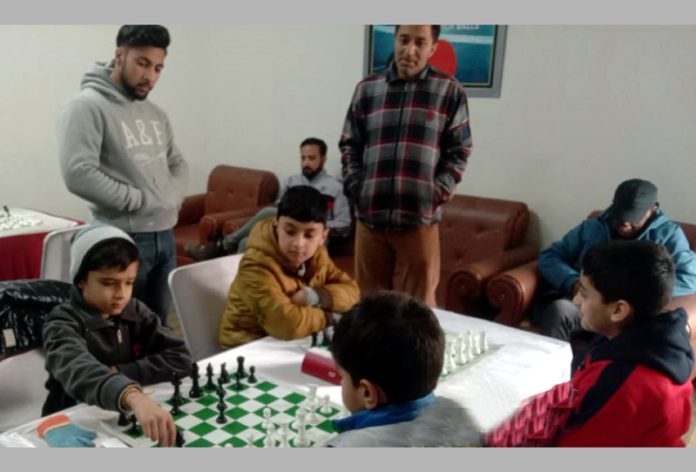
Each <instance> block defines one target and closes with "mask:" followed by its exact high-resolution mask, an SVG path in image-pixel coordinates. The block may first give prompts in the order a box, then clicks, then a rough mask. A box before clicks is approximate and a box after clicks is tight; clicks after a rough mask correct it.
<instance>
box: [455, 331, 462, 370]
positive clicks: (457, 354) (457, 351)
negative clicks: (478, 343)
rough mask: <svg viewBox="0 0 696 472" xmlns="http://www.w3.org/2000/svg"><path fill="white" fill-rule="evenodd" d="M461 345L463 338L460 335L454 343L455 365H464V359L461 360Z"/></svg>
mask: <svg viewBox="0 0 696 472" xmlns="http://www.w3.org/2000/svg"><path fill="white" fill-rule="evenodd" d="M462 343H464V336H462V335H461V333H460V334H458V335H457V339H456V340H455V341H454V362H455V363H456V364H457V365H462V364H464V359H463V358H462Z"/></svg>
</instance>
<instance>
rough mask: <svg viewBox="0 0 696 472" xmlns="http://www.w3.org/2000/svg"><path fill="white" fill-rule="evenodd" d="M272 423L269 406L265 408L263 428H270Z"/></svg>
mask: <svg viewBox="0 0 696 472" xmlns="http://www.w3.org/2000/svg"><path fill="white" fill-rule="evenodd" d="M270 425H271V409H270V408H268V407H265V408H264V409H263V425H262V426H263V429H266V430H267V429H268V427H269V426H270Z"/></svg>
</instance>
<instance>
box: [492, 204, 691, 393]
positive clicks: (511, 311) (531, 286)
mask: <svg viewBox="0 0 696 472" xmlns="http://www.w3.org/2000/svg"><path fill="white" fill-rule="evenodd" d="M600 213H601V212H600V211H593V212H592V213H590V215H589V216H588V218H596V217H597V216H599V214H600ZM676 223H677V224H678V225H679V226H681V228H682V230H683V231H684V233H685V234H686V238H687V239H688V240H689V246H690V247H691V250H692V251H693V250H694V248H695V247H696V225H695V224H690V223H680V222H676ZM538 281H539V270H538V262H537V260H536V259H535V260H533V261H530V262H528V263H526V264H523V265H520V266H518V267H515V268H512V269H510V270H506V271H503V272H502V273H500V274H497V275H495V276H494V277H492V278H491V279H490V280H489V282H488V285H487V287H486V291H487V295H488V301H489V303H490V304H491V305H492V306H494V307H497V308H498V309H499V311H498V315H497V316H496V317H495V321H497V322H499V323H502V324H506V325H509V326H515V327H517V326H520V325H522V326H524V325H528V322H527V320H525V319H524V318H525V317H526V315H527V314H528V313H529V308H530V305H531V303H532V297H533V296H534V292H535V291H536V287H537V284H538ZM679 306H681V307H683V308H684V309H685V310H686V312H687V314H688V315H689V329H690V333H691V347H692V348H693V349H694V351H695V352H696V294H694V295H687V296H684V297H677V298H674V299H672V301H671V302H670V303H669V305H668V307H669V308H672V309H673V308H676V307H679ZM691 377H692V379H693V378H694V377H696V368H695V369H694V371H693V372H692V374H691Z"/></svg>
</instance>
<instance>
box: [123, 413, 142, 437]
mask: <svg viewBox="0 0 696 472" xmlns="http://www.w3.org/2000/svg"><path fill="white" fill-rule="evenodd" d="M130 422H131V427H130V428H129V429H128V431H127V433H128V434H131V435H133V436H135V435H136V434H141V433H142V432H143V430H142V428H141V427H140V425H139V424H138V419H137V418H136V417H135V415H131V416H130Z"/></svg>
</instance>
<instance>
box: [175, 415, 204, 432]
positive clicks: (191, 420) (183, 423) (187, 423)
mask: <svg viewBox="0 0 696 472" xmlns="http://www.w3.org/2000/svg"><path fill="white" fill-rule="evenodd" d="M200 422H201V420H199V419H198V418H196V417H195V416H187V417H185V418H181V419H177V420H176V424H177V426H180V427H182V428H184V429H191V428H193V427H194V426H196V425H197V424H199V423H200Z"/></svg>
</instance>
